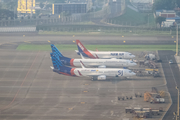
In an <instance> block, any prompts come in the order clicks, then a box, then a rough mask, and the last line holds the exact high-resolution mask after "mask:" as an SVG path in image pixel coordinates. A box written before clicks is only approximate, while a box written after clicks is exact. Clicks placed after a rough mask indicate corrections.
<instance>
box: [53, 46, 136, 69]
mask: <svg viewBox="0 0 180 120" xmlns="http://www.w3.org/2000/svg"><path fill="white" fill-rule="evenodd" d="M51 49H52V52H53V53H54V54H55V55H57V56H58V58H59V59H60V61H61V62H62V63H63V64H64V65H66V66H73V67H80V66H81V63H80V61H81V62H82V64H83V65H84V66H86V67H99V68H106V67H117V68H119V67H132V66H135V65H137V64H136V63H135V62H133V61H131V60H126V59H84V57H83V56H82V54H81V53H80V55H81V57H82V59H72V58H68V57H64V56H63V55H62V54H61V52H60V51H59V50H58V49H57V48H56V46H55V45H53V44H51Z"/></svg>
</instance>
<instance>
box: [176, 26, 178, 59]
mask: <svg viewBox="0 0 180 120" xmlns="http://www.w3.org/2000/svg"><path fill="white" fill-rule="evenodd" d="M176 56H178V24H177V30H176Z"/></svg>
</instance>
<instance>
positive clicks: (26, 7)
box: [17, 0, 35, 14]
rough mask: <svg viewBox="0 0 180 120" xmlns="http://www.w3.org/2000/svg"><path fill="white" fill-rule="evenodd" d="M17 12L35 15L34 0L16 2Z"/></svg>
mask: <svg viewBox="0 0 180 120" xmlns="http://www.w3.org/2000/svg"><path fill="white" fill-rule="evenodd" d="M17 12H18V13H34V14H35V0H18V8H17Z"/></svg>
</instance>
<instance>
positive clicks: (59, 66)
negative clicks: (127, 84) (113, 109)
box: [50, 40, 136, 80]
mask: <svg viewBox="0 0 180 120" xmlns="http://www.w3.org/2000/svg"><path fill="white" fill-rule="evenodd" d="M76 42H77V46H78V50H79V51H78V54H79V55H81V57H82V59H72V58H68V57H65V56H63V55H62V54H61V52H60V51H59V50H58V49H57V48H56V47H55V46H54V45H53V44H52V45H51V49H52V53H50V55H51V59H52V63H53V67H51V69H53V71H54V72H56V73H58V74H63V75H68V76H78V77H79V76H87V77H91V78H92V80H95V79H97V80H106V78H107V77H130V76H134V75H135V73H134V72H132V71H131V70H128V69H122V68H106V67H130V66H135V65H136V63H134V62H133V61H130V60H126V59H99V58H100V56H101V58H111V55H109V54H110V52H104V55H105V57H104V56H103V55H102V53H103V52H100V53H101V54H98V55H99V56H97V54H96V53H95V52H94V53H95V54H96V58H94V59H85V58H84V57H83V56H86V57H90V58H91V57H93V56H94V54H89V53H90V52H89V51H88V52H87V51H86V50H87V49H86V48H85V47H84V46H83V45H82V44H81V43H80V41H79V40H77V41H76ZM78 43H79V44H78ZM79 45H81V48H79ZM82 46H83V47H82ZM80 50H82V51H80ZM91 53H92V52H91ZM117 53H124V54H125V53H126V52H117ZM133 56H134V55H133ZM124 57H125V55H124ZM68 66H72V67H79V66H81V67H82V68H70V67H68ZM86 67H96V68H86Z"/></svg>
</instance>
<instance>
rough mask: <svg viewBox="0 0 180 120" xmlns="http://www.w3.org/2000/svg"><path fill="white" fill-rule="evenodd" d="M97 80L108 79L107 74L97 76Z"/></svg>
mask: <svg viewBox="0 0 180 120" xmlns="http://www.w3.org/2000/svg"><path fill="white" fill-rule="evenodd" d="M97 80H106V76H105V75H100V76H98V77H97Z"/></svg>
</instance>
